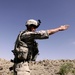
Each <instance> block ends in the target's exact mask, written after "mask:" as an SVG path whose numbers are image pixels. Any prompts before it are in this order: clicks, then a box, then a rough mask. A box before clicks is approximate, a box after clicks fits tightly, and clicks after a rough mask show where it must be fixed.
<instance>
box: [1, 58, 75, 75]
mask: <svg viewBox="0 0 75 75" xmlns="http://www.w3.org/2000/svg"><path fill="white" fill-rule="evenodd" d="M65 63H71V64H72V65H73V66H72V69H74V70H75V60H42V61H36V62H30V63H29V67H30V70H31V75H62V74H60V68H61V66H62V65H63V64H65ZM12 65H13V63H12V62H10V61H8V60H5V59H0V75H13V71H9V67H11V66H12ZM74 70H73V72H75V71H74ZM67 75H75V73H72V72H71V73H69V74H67Z"/></svg>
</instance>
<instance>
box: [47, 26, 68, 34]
mask: <svg viewBox="0 0 75 75" xmlns="http://www.w3.org/2000/svg"><path fill="white" fill-rule="evenodd" d="M68 28H69V25H62V26H60V27H58V28H55V29H50V30H47V32H48V34H49V35H51V34H54V33H56V32H58V31H64V30H66V29H68Z"/></svg>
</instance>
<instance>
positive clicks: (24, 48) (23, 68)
mask: <svg viewBox="0 0 75 75" xmlns="http://www.w3.org/2000/svg"><path fill="white" fill-rule="evenodd" d="M47 38H49V34H48V32H47V31H45V30H41V31H37V32H31V31H23V32H22V33H21V35H20V41H21V42H19V43H20V44H18V46H17V47H18V48H19V50H18V53H19V55H18V57H17V58H16V55H17V54H15V53H16V52H14V55H15V58H14V63H15V64H14V75H30V70H29V67H28V63H27V62H26V61H30V60H34V58H35V57H36V55H37V54H38V51H37V52H36V50H37V48H36V47H35V45H36V44H37V43H36V41H35V39H47ZM16 43H17V41H16ZM16 43H15V45H16ZM34 43H35V45H34ZM34 49H35V51H34V52H35V55H34V57H32V56H30V52H32V54H33V50H34ZM14 51H15V50H14ZM20 52H22V53H20ZM21 54H22V56H23V57H24V59H22V60H18V58H19V57H20V56H21Z"/></svg>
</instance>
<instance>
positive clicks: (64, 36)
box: [0, 0, 75, 60]
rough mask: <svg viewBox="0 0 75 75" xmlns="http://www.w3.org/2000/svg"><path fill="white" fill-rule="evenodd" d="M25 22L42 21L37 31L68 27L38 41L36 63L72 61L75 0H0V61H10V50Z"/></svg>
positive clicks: (73, 54)
mask: <svg viewBox="0 0 75 75" xmlns="http://www.w3.org/2000/svg"><path fill="white" fill-rule="evenodd" d="M28 19H35V20H38V19H40V20H41V22H42V23H41V25H40V27H39V28H38V29H37V31H39V30H47V29H52V28H56V27H59V26H61V25H64V24H69V25H70V28H69V29H68V30H66V31H62V32H58V33H55V34H53V35H51V36H50V37H49V39H46V40H37V42H38V43H39V51H40V55H39V56H38V58H37V60H43V59H75V33H74V32H75V0H0V58H4V59H8V60H10V59H13V57H14V56H13V54H12V52H11V50H12V49H14V42H15V40H16V37H17V35H18V33H19V32H20V31H22V30H24V29H26V27H25V22H26V21H27V20H28Z"/></svg>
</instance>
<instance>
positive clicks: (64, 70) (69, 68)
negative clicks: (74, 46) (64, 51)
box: [59, 63, 75, 75]
mask: <svg viewBox="0 0 75 75" xmlns="http://www.w3.org/2000/svg"><path fill="white" fill-rule="evenodd" d="M59 74H60V75H68V74H71V75H75V68H74V67H73V64H72V63H64V64H63V65H62V66H61V67H60V71H59Z"/></svg>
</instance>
